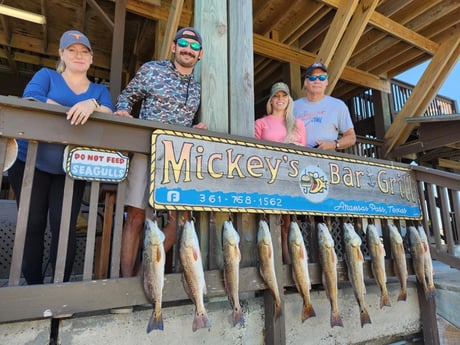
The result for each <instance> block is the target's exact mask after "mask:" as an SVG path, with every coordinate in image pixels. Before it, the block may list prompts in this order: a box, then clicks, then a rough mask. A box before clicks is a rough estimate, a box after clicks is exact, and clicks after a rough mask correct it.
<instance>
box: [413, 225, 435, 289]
mask: <svg viewBox="0 0 460 345" xmlns="http://www.w3.org/2000/svg"><path fill="white" fill-rule="evenodd" d="M417 230H418V233H419V234H420V240H421V241H422V243H423V248H424V249H425V255H424V257H425V266H424V267H425V278H426V279H427V284H428V290H429V291H430V297H432V296H435V295H436V288H435V286H434V280H433V275H434V272H433V260H432V259H431V252H430V244H429V243H428V237H427V236H426V233H425V229H423V226H421V225H419V226H418V227H417Z"/></svg>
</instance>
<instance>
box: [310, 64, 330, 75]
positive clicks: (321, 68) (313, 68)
mask: <svg viewBox="0 0 460 345" xmlns="http://www.w3.org/2000/svg"><path fill="white" fill-rule="evenodd" d="M317 68H319V69H320V70H322V71H323V72H326V73H327V68H326V66H324V64H322V63H321V62H315V63H313V64H311V65H310V66H308V67H307V70H306V71H305V75H306V76H309V75H311V74H312V72H313V71H314V70H315V69H317Z"/></svg>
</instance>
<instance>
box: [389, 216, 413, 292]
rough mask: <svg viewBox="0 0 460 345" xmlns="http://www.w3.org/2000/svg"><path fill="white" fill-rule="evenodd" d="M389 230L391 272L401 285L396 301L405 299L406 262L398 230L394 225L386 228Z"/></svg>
mask: <svg viewBox="0 0 460 345" xmlns="http://www.w3.org/2000/svg"><path fill="white" fill-rule="evenodd" d="M388 228H389V230H390V245H391V255H392V257H393V270H394V272H395V275H396V277H397V278H398V280H399V283H400V285H401V291H400V292H399V296H398V301H405V300H406V299H407V277H408V273H407V262H406V251H405V250H404V242H403V239H402V237H401V234H400V233H399V231H398V228H397V227H396V226H395V225H394V224H390V225H389V226H388Z"/></svg>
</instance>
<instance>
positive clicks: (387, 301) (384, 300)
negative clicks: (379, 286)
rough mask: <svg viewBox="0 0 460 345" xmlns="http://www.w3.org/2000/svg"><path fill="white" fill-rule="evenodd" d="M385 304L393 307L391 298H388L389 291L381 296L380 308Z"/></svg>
mask: <svg viewBox="0 0 460 345" xmlns="http://www.w3.org/2000/svg"><path fill="white" fill-rule="evenodd" d="M385 306H386V307H391V303H390V299H389V298H388V293H384V294H382V296H380V309H382V308H383V307H385Z"/></svg>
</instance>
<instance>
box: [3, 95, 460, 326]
mask: <svg viewBox="0 0 460 345" xmlns="http://www.w3.org/2000/svg"><path fill="white" fill-rule="evenodd" d="M65 110H66V109H65V108H63V107H59V106H54V105H48V104H42V103H36V102H31V101H25V100H21V99H18V98H12V97H3V96H0V134H1V135H0V158H2V157H3V155H4V152H5V149H6V141H7V138H23V139H28V140H29V141H30V145H29V151H28V156H27V162H26V173H25V183H24V184H23V189H22V201H21V205H20V207H19V210H18V218H17V219H18V221H17V225H16V231H15V238H14V248H13V254H12V257H11V262H10V264H9V267H10V271H9V276H8V279H6V282H5V283H4V284H3V285H2V287H0V310H1V312H0V323H2V322H10V321H16V320H27V319H39V318H43V317H53V318H59V317H64V316H69V315H73V314H78V313H82V312H92V311H100V310H108V309H113V308H120V307H125V306H134V305H142V304H145V303H147V299H146V297H145V295H144V292H143V289H142V285H141V280H140V278H139V277H134V278H120V274H119V264H120V248H121V233H122V226H123V216H124V205H123V204H124V195H125V188H126V186H125V182H121V183H120V184H118V185H115V186H112V187H113V189H115V193H116V199H115V212H114V215H113V221H112V224H113V225H112V224H111V225H110V228H109V229H107V231H109V232H110V239H111V240H110V241H109V244H108V246H109V247H108V248H105V249H101V247H100V246H96V237H97V235H98V233H97V223H98V222H97V217H98V212H99V211H100V204H99V200H98V199H99V196H100V192H101V183H100V182H89V191H90V193H89V194H90V196H89V205H88V212H89V213H88V227H87V231H86V241H85V245H84V253H85V254H84V259H83V261H84V263H83V273H82V274H81V275H76V276H73V277H72V280H71V282H69V283H63V270H64V263H63V262H62V260H63V259H62V258H65V257H66V255H65V251H66V248H67V246H66V242H65V239H62V238H61V239H60V243H59V251H58V262H57V265H56V274H55V277H54V281H52V282H51V284H43V285H34V286H26V285H24V283H23V281H22V280H21V263H22V254H23V248H24V239H25V229H26V224H27V216H28V209H29V200H30V193H31V184H32V175H33V174H31V172H32V171H33V166H34V162H35V158H36V148H37V143H38V142H40V141H46V142H58V143H66V144H72V145H79V146H85V147H95V148H105V149H112V150H119V151H123V152H140V153H145V154H149V153H150V147H151V134H152V131H154V130H155V129H163V130H176V131H177V130H180V131H183V132H185V133H194V134H202V131H197V130H193V129H189V128H182V127H181V128H180V129H178V127H176V126H169V125H164V124H161V123H157V122H153V121H141V120H137V119H127V118H121V117H116V116H113V115H107V114H99V113H97V114H93V115H92V116H91V119H90V121H89V122H88V123H87V124H85V125H84V126H70V125H69V123H68V121H67V120H65V115H64V113H65ZM50 128H52V131H50ZM214 134H216V133H214ZM219 135H220V134H219ZM220 136H221V137H223V138H228V139H235V138H236V139H238V137H235V136H230V135H226V134H221V135H220ZM239 139H241V140H243V138H239ZM244 140H245V141H248V142H251V141H254V142H256V143H257V141H256V140H255V139H251V138H244ZM380 146H381V142H379V141H375V140H372V139H366V138H359V142H358V144H357V146H356V147H354V148H353V149H351V150H350V152H351V153H354V154H358V155H360V156H361V158H363V157H369V159H370V160H372V159H373V158H376V157H378V156H379V153H378V150H379V148H380ZM2 165H3V162H2V161H0V168H2ZM414 169H415V171H416V176H417V180H418V181H419V184H420V186H421V190H427V193H428V194H427V195H428V196H427V197H426V198H423V200H425V199H426V200H428V202H425V203H424V205H425V206H426V209H427V211H425V212H424V214H425V222H428V221H429V222H430V223H431V224H433V236H434V239H435V246H434V248H435V250H436V253H435V257H436V258H437V259H439V260H442V261H445V262H448V263H449V264H451V265H452V266H454V267H459V264H458V263H459V259H458V258H455V257H454V256H453V255H452V248H453V246H454V245H455V241H456V240H457V241H458V228H457V227H458V225H457V224H460V221H459V186H460V183H459V176H458V175H454V174H449V173H441V172H436V171H433V170H430V169H422V168H414ZM0 178H1V176H0ZM0 183H1V181H0ZM72 185H73V180H72V179H71V178H67V181H66V185H65V195H66V197H65V198H64V201H63V203H64V204H63V205H64V207H63V210H64V211H63V218H65V217H69V215H68V214H66V212H68V211H66V210H68V209H70V207H69V205H70V200H71V198H70V196H71V191H72ZM433 186H436V188H439V190H438V192H437V193H434V192H430V191H431V190H433V188H434V187H433ZM432 199H433V200H434V201H431V200H432ZM436 200H439V202H440V203H438V204H435V202H436ZM434 205H436V207H438V209H439V210H441V220H442V225H441V224H440V223H439V219H438V218H436V217H435V216H436V211H435V210H434V208H433V207H434ZM447 205H448V206H447ZM444 210H446V211H444ZM223 217H228V215H222V214H219V213H213V212H203V214H200V215H195V218H196V219H197V227H198V229H199V231H200V234H202V240H203V247H202V251H203V253H207V255H206V256H205V260H204V262H205V266H206V270H205V277H206V283H207V286H208V292H209V294H208V298H213V297H216V296H224V295H225V291H224V286H223V280H222V272H221V270H220V267H219V260H217V259H216V257H215V255H216V253H217V252H218V249H216V248H215V246H216V244H217V243H219V241H218V240H217V239H216V238H211V236H216V233H219V231H216V230H219V226H220V225H221V223H222V219H223ZM267 220H268V221H269V223H270V228H271V231H272V236H273V237H275V238H280V236H281V226H280V219H279V215H269V216H267ZM444 220H445V222H444ZM343 221H346V220H345V219H344V220H341V219H338V218H334V219H331V223H336V224H338V225H337V226H336V227H337V228H338V229H339V228H341V227H340V223H341V222H343ZM354 221H355V222H362V220H360V219H355V220H354ZM62 223H63V224H66V222H65V221H63V222H62ZM234 223H235V227H236V228H237V229H238V230H239V231H241V232H242V233H243V234H244V233H247V234H248V236H245V238H246V240H245V241H244V242H245V243H244V244H243V247H242V248H241V249H242V251H243V252H244V253H245V255H244V257H245V260H244V261H243V262H242V264H241V269H240V291H241V292H254V293H255V292H258V291H262V290H265V289H266V288H267V287H266V285H265V283H264V282H263V280H262V279H261V277H260V276H259V274H258V268H257V260H256V256H255V253H256V251H255V237H256V236H255V233H256V224H257V221H256V217H255V215H252V214H247V213H244V214H236V215H235V217H234ZM428 225H429V224H428V223H426V226H428ZM314 226H315V223H314V219H313V217H312V216H309V215H306V219H305V222H304V224H303V230H304V232H305V233H306V234H311V233H312V232H314ZM449 226H450V227H449ZM454 227H455V230H454ZM361 228H362V227H361ZM427 228H428V227H427ZM211 229H213V231H211ZM61 231H62V232H63V233H65V232H67V231H68V229H65V228H61ZM102 236H104V235H102ZM251 238H252V240H251ZM309 245H310V248H309V249H310V251H311V254H310V255H311V263H310V266H309V270H310V275H311V280H312V283H313V284H320V283H321V277H320V267H319V264H318V263H317V262H316V260H315V255H314V252H315V243H312V241H310V243H309ZM274 251H275V262H276V266H277V267H276V270H277V278H278V279H279V281H280V285H281V286H293V285H294V282H293V280H292V277H291V274H290V272H291V269H290V266H289V265H283V264H282V259H281V244H280V243H279V241H274ZM101 252H102V254H101ZM98 255H103V256H105V258H106V260H107V261H106V262H107V263H110V265H109V266H106V267H104V266H102V269H99V271H98V270H97V269H96V265H95V262H94V257H96V258H98ZM0 259H1V260H5V258H4V257H0ZM408 260H409V261H410V258H408ZM173 267H177V266H174V265H173ZM387 267H388V275H390V276H391V275H394V272H393V270H392V268H391V260H387ZM99 268H100V267H99ZM409 269H410V267H409ZM410 271H411V269H410ZM339 273H340V276H339V279H341V280H346V279H347V277H346V269H345V264H344V263H343V262H341V263H340V265H339ZM365 273H366V275H367V276H368V277H369V276H370V265H369V262H368V261H366V262H365ZM180 280H181V273H180V272H176V271H174V270H173V272H171V273H168V274H167V279H166V280H165V288H164V296H163V301H164V302H173V301H181V300H188V297H187V295H186V294H185V291H184V289H183V288H182V287H181V286H182V283H181V282H180ZM211 287H212V288H211ZM25 301H27V302H25ZM26 304H27V305H26ZM267 315H272V314H271V313H267ZM268 322H272V323H273V324H275V323H278V322H284V319H281V321H280V320H277V321H275V320H274V319H273V320H269V321H268ZM273 329H276V327H274V328H273Z"/></svg>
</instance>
